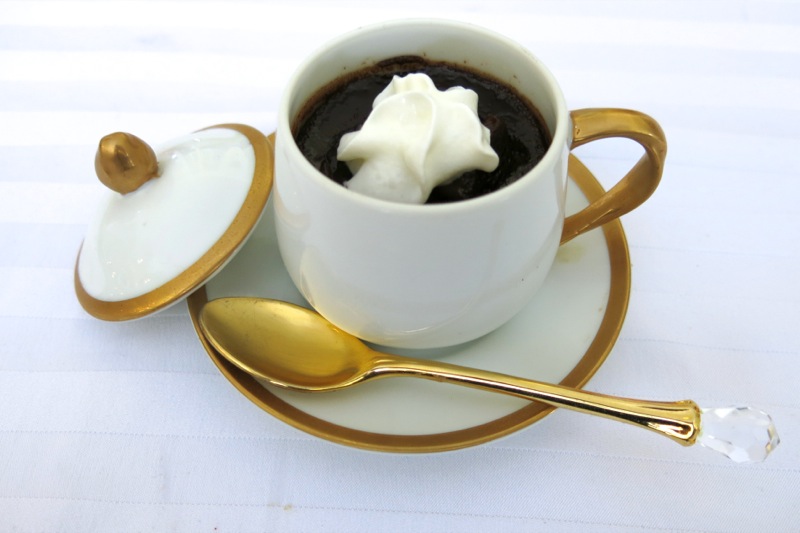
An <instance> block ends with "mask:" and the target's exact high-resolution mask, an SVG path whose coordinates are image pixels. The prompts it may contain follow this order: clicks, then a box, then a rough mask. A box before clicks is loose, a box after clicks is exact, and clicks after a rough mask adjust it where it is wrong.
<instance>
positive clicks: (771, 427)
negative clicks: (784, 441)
mask: <svg viewBox="0 0 800 533" xmlns="http://www.w3.org/2000/svg"><path fill="white" fill-rule="evenodd" d="M701 413H702V414H701V423H700V434H699V435H698V438H697V442H698V443H699V444H700V445H701V446H705V447H706V448H710V449H712V450H715V451H717V452H719V453H721V454H723V455H725V456H726V457H728V458H729V459H731V460H733V461H735V462H737V463H756V462H761V461H763V460H764V459H766V458H767V456H768V455H769V454H770V453H772V452H773V451H774V450H775V448H777V447H778V444H780V442H781V440H780V437H778V432H777V431H776V429H775V423H774V422H773V421H772V418H771V417H770V416H769V415H768V414H767V413H765V412H763V411H759V410H757V409H753V408H751V407H712V408H705V407H704V408H701Z"/></svg>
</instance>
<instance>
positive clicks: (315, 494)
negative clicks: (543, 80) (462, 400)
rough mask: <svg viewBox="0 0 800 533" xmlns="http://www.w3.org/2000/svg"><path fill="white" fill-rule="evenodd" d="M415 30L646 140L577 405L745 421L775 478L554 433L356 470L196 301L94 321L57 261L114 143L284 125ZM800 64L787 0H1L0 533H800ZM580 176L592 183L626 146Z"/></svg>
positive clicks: (569, 421)
mask: <svg viewBox="0 0 800 533" xmlns="http://www.w3.org/2000/svg"><path fill="white" fill-rule="evenodd" d="M405 16H441V17H449V18H454V19H458V20H464V21H468V22H474V23H478V24H481V25H483V26H486V27H488V28H490V29H493V30H496V31H498V32H501V33H504V34H506V35H508V36H509V37H512V38H514V39H516V40H518V41H519V42H521V43H522V44H524V45H525V46H527V47H528V48H529V49H531V50H532V51H533V52H534V53H535V54H537V55H538V56H539V57H540V58H541V59H543V60H544V62H545V63H546V64H548V65H549V66H550V68H551V69H552V70H553V72H554V73H555V75H556V77H557V78H558V79H559V80H560V81H561V83H562V88H563V90H564V93H565V95H566V97H567V101H568V102H569V103H570V106H571V107H572V108H580V107H594V106H622V107H631V108H635V109H640V110H642V111H645V112H647V113H649V114H651V115H653V116H654V117H655V118H656V119H657V120H659V121H660V122H661V124H662V126H663V127H664V130H665V131H666V134H667V139H668V141H669V150H670V151H669V155H668V158H667V165H666V170H665V173H664V178H663V181H662V185H661V187H660V189H659V190H658V191H657V192H656V194H655V195H654V196H653V197H652V198H651V199H650V200H649V201H648V202H647V203H646V204H645V205H644V206H643V207H642V208H640V209H639V210H638V211H636V212H634V213H632V214H630V215H628V216H626V217H625V218H624V225H625V229H626V232H627V235H628V239H629V243H630V247H631V256H632V263H633V291H632V293H631V300H630V308H629V312H628V317H627V320H626V323H625V326H624V329H623V331H622V334H621V337H620V339H619V342H618V344H617V346H616V347H615V348H614V350H613V352H612V353H611V355H610V357H609V359H608V361H607V362H606V364H605V365H604V366H603V367H602V368H601V369H600V371H599V372H598V374H597V375H596V376H595V377H594V378H593V379H592V381H591V382H590V383H589V385H588V387H587V388H589V389H591V390H596V391H601V392H605V393H609V394H615V395H625V396H632V397H642V398H652V399H682V398H692V399H694V400H696V401H697V402H698V403H700V404H701V405H706V406H713V405H726V404H729V403H743V404H749V405H754V406H758V407H760V408H762V409H764V410H766V411H768V412H770V413H771V414H772V415H773V417H774V418H775V420H776V422H777V424H778V428H779V431H780V433H781V437H782V440H783V443H782V445H781V447H780V448H779V449H778V450H777V451H776V453H775V454H774V455H773V456H772V457H771V458H769V459H768V460H767V462H765V463H763V464H759V465H748V466H740V465H736V464H734V463H731V462H729V461H728V460H727V459H725V458H724V457H722V456H718V455H716V454H714V453H713V452H710V451H708V450H705V449H702V448H699V447H694V448H688V449H687V448H682V447H680V446H677V445H675V444H674V443H671V442H669V441H667V440H666V439H663V438H659V437H657V436H655V435H652V434H650V433H647V432H643V431H641V430H638V429H636V428H632V427H628V426H624V427H623V426H620V425H615V424H613V423H610V422H608V421H604V420H599V419H593V418H590V417H586V416H582V415H578V414H573V413H568V412H563V411H557V412H556V413H554V414H553V415H551V416H549V417H547V418H546V419H545V420H543V421H542V422H540V423H537V424H535V425H534V426H532V427H530V428H528V429H526V430H523V431H521V432H519V433H517V434H514V435H512V436H511V437H508V438H506V439H503V440H500V441H496V442H493V443H489V444H486V445H483V446H480V447H477V448H472V449H467V450H463V451H459V452H454V453H447V454H434V455H426V456H403V455H391V454H377V453H367V452H362V451H358V450H353V449H349V448H344V447H340V446H338V445H334V444H331V443H328V442H325V441H321V440H318V439H315V438H313V437H311V436H308V435H306V434H305V433H301V432H299V431H297V430H295V429H293V428H290V427H288V426H286V425H285V424H283V423H282V422H280V421H278V420H275V419H273V418H272V417H270V416H269V415H267V414H266V413H264V412H263V411H261V410H260V409H258V408H257V407H256V406H254V405H253V404H251V403H250V402H249V401H248V400H247V399H245V398H244V397H243V396H241V395H240V394H239V393H238V392H237V391H236V390H235V389H234V388H233V387H232V386H231V385H230V384H229V383H228V382H227V381H226V380H225V378H223V377H222V376H221V375H220V374H219V372H218V371H217V370H216V368H215V367H214V366H213V364H212V363H211V361H210V360H209V358H208V357H207V356H206V355H205V353H204V352H203V351H202V349H201V347H200V345H199V342H198V341H197V339H196V337H195V335H194V332H193V329H192V326H191V323H190V321H189V318H188V314H187V312H186V309H185V306H184V305H178V306H175V307H173V308H170V309H169V310H167V311H166V312H163V313H161V314H159V315H157V316H155V317H151V318H147V319H144V320H140V321H136V322H132V323H123V324H110V323H104V322H100V321H97V320H94V319H92V318H90V317H89V316H88V315H86V314H85V313H84V312H83V310H82V309H81V308H80V306H79V305H78V303H77V300H76V299H75V297H74V294H73V289H72V275H73V273H72V269H73V266H74V261H75V254H76V252H77V249H78V246H79V245H80V242H81V240H82V238H83V235H84V233H85V230H86V225H87V223H88V221H89V217H90V215H91V212H92V210H93V208H94V206H95V202H96V199H97V197H98V195H99V194H100V192H101V191H100V188H99V187H100V186H99V184H96V181H95V179H94V177H93V158H94V150H95V147H96V143H97V141H98V140H99V139H100V138H101V137H102V136H103V135H105V134H106V133H110V132H113V131H117V130H122V131H130V132H132V133H135V134H137V135H139V136H140V137H142V138H144V139H146V140H149V141H151V142H154V143H155V142H159V141H161V140H166V139H169V138H172V137H176V136H179V135H182V134H184V133H186V132H188V131H192V130H195V129H199V128H202V127H205V126H208V125H211V124H216V123H220V122H244V123H247V124H250V125H253V126H255V127H257V128H259V129H261V130H262V131H264V132H269V131H272V129H273V128H274V126H275V122H274V117H275V115H274V112H275V109H276V108H277V103H278V99H279V97H280V94H281V89H282V87H283V85H284V84H285V82H286V80H287V78H288V76H289V75H290V74H291V72H292V70H293V68H294V66H295V65H296V64H297V63H298V62H299V61H300V60H301V59H302V58H303V57H304V56H305V55H306V54H308V53H309V52H311V51H312V50H313V49H315V48H317V47H318V46H320V45H321V44H323V43H324V42H325V41H326V40H327V39H329V38H332V37H334V36H336V35H338V34H340V33H342V32H343V31H346V30H349V29H352V28H355V27H357V26H358V25H361V24H364V23H369V22H375V21H379V20H383V19H388V18H395V17H405ZM798 67H800V4H798V3H797V2H789V1H763V2H755V1H749V2H748V1H729V2H711V1H706V2H666V1H664V2H661V1H654V2H634V1H629V2H618V1H600V2H589V1H584V2H575V1H567V2H555V1H553V2H533V1H531V2H502V1H497V2H438V3H437V2H422V1H415V0H411V1H406V2H403V3H402V5H399V3H394V4H391V5H390V4H388V3H378V2H371V1H370V2H366V1H364V2H336V3H334V2H321V1H320V2H311V1H303V0H295V1H292V2H221V1H219V2H188V1H169V2H155V1H153V2H149V1H129V2H70V1H64V2H37V1H18V2H6V1H2V2H0V517H1V518H0V529H2V530H3V531H19V532H38V531H59V532H61V531H64V532H67V531H69V532H72V531H76V532H78V531H192V532H197V531H208V532H214V531H220V532H225V531H378V530H383V531H485V530H487V529H489V528H491V529H493V530H496V531H536V530H541V531H604V532H611V531H613V532H627V531H640V530H645V531H647V530H650V531H673V530H674V531H709V532H710V531H714V532H717V531H726V532H727V531H797V530H800V512H798V503H800V497H799V496H798V495H797V491H798V487H800V452H798V446H797V442H798V439H799V438H800V403H799V402H798V393H797V390H798V375H799V374H800V362H798V356H800V333H798V323H799V322H800V283H798V273H800V245H798V239H797V228H798V227H799V226H800V215H798V212H797V207H796V206H797V197H798V195H799V194H800V150H798V139H799V138H800V135H798V133H797V124H798V122H799V121H800V104H799V103H798V102H800V99H799V98H798V95H800V68H798ZM578 155H579V156H580V157H581V158H582V159H583V160H584V162H586V163H587V164H588V165H589V166H590V168H592V169H593V170H594V171H595V172H596V174H597V175H598V177H599V178H600V179H601V181H602V182H603V183H605V184H606V185H610V184H611V183H613V182H614V180H615V179H616V177H617V176H619V175H620V174H621V173H622V172H623V171H624V170H625V169H626V168H627V167H628V166H629V165H630V164H631V162H632V160H633V159H635V158H636V157H638V152H637V150H636V149H635V148H632V147H630V146H629V145H628V144H624V143H621V142H603V143H598V144H596V145H593V146H590V147H585V148H582V149H580V150H579V151H578Z"/></svg>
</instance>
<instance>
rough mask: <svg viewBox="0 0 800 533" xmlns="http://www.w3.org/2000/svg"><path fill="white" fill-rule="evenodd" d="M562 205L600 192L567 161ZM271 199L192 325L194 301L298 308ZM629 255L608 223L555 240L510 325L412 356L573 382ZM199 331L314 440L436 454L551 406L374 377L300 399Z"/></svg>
mask: <svg viewBox="0 0 800 533" xmlns="http://www.w3.org/2000/svg"><path fill="white" fill-rule="evenodd" d="M569 176H570V182H569V187H568V193H567V204H566V208H567V211H568V212H575V211H578V210H580V209H581V208H582V207H584V206H585V205H587V204H588V203H589V202H590V201H591V200H593V199H595V198H597V197H599V196H600V195H601V194H602V193H603V192H604V191H603V188H602V186H601V185H600V184H599V183H598V182H597V180H596V179H595V178H594V176H593V175H592V174H591V172H590V171H589V170H588V169H587V168H586V167H585V166H584V165H583V164H582V163H581V162H580V161H579V160H578V159H577V158H576V157H575V156H570V163H569ZM271 210H272V205H271V201H270V202H268V204H267V213H266V214H265V216H264V217H263V219H262V220H261V222H260V223H259V224H258V226H257V227H256V229H255V231H254V233H253V235H252V236H251V238H250V239H249V240H248V242H247V243H246V244H245V245H244V246H243V247H242V249H241V251H240V252H239V253H238V254H237V256H236V257H235V258H234V259H233V260H232V261H231V262H230V263H229V264H228V265H227V266H226V268H225V269H224V271H222V272H220V274H219V275H217V276H216V277H214V279H213V280H211V281H210V282H208V283H207V284H206V285H205V286H203V287H201V288H200V289H198V290H197V291H196V292H195V293H194V294H192V295H191V296H190V297H189V298H188V300H187V302H188V306H189V312H190V315H191V317H192V320H193V322H194V323H195V328H196V329H197V316H198V312H199V309H200V308H201V307H202V305H203V304H204V303H205V302H206V301H208V300H210V299H214V298H218V297H223V296H260V297H268V298H273V299H279V300H285V301H289V302H292V303H296V304H299V305H304V306H306V307H309V305H308V303H307V302H306V301H305V300H304V299H303V298H302V296H301V295H300V293H299V292H298V291H297V290H296V289H295V287H294V285H293V284H292V282H291V279H290V277H289V275H288V273H287V272H286V269H285V268H284V266H283V263H282V261H281V258H280V254H279V252H278V249H277V242H276V237H275V229H274V223H273V219H272V213H271ZM629 293H630V258H629V253H628V247H627V242H626V239H625V234H624V231H623V229H622V225H621V223H620V222H619V221H618V220H616V221H613V222H610V223H607V224H606V225H604V226H603V227H602V228H599V229H596V230H592V231H590V232H588V233H586V234H585V235H581V236H579V237H577V238H576V239H574V240H573V241H571V242H569V243H567V244H565V245H563V246H562V247H561V248H560V249H559V251H558V254H557V258H556V261H555V264H554V265H553V268H552V269H551V271H550V273H549V274H548V276H547V279H546V281H545V284H544V286H543V287H542V289H541V292H540V293H539V294H537V295H536V297H535V298H534V300H533V301H532V302H531V303H530V304H529V305H528V306H527V307H525V308H524V309H523V310H522V311H521V312H520V313H519V314H518V315H517V316H516V317H515V318H513V319H512V320H511V321H510V322H508V323H507V324H505V325H504V326H502V327H501V328H499V329H498V330H496V331H494V332H492V333H490V334H488V335H486V336H484V337H481V338H479V339H477V340H475V341H471V342H468V343H465V344H461V345H458V346H454V347H449V348H442V349H431V350H405V351H403V350H394V352H395V353H407V354H413V355H415V356H417V357H420V356H421V357H433V358H441V359H442V360H446V361H448V362H452V363H456V364H461V365H466V366H473V367H478V368H485V369H489V370H493V371H498V372H503V373H506V374H512V375H519V376H524V377H529V378H533V379H537V380H540V381H549V382H558V383H561V384H564V385H568V386H572V387H581V386H583V385H584V384H585V383H586V382H587V381H588V380H589V379H590V378H591V376H592V375H594V373H595V372H596V371H597V369H598V368H599V367H600V365H602V363H603V362H604V361H605V358H606V357H607V355H608V353H609V352H610V350H611V348H612V347H613V345H614V343H615V342H616V339H617V337H618V335H619V331H620V329H621V327H622V323H623V321H624V318H625V313H626V311H627V304H628V297H629ZM197 331H198V336H199V339H200V341H201V344H202V345H203V347H204V348H205V351H206V352H207V353H208V355H209V356H210V357H211V359H212V360H213V362H214V363H215V364H216V365H217V367H218V368H219V369H220V371H221V372H222V373H223V375H225V377H226V378H227V379H228V380H229V381H230V382H231V383H232V384H233V385H234V386H235V387H236V388H237V389H238V390H239V391H240V392H242V393H243V394H244V395H245V396H246V397H247V398H249V399H250V400H251V401H252V402H253V403H255V404H256V405H258V406H259V407H261V408H262V409H264V410H265V411H267V412H268V413H270V414H272V415H273V416H275V417H277V418H278V419H280V420H283V421H284V422H286V423H288V424H290V425H292V426H294V427H296V428H298V429H300V430H302V431H305V432H307V433H309V434H312V435H315V436H317V437H320V438H323V439H326V440H329V441H332V442H335V443H338V444H343V445H346V446H352V447H356V448H362V449H369V450H377V451H385V452H399V453H411V452H437V451H447V450H453V449H458V448H464V447H468V446H472V445H476V444H480V443H483V442H487V441H491V440H493V439H497V438H499V437H502V436H504V435H508V434H510V433H513V432H515V431H517V430H519V429H521V428H523V427H526V426H528V425H530V424H532V423H534V422H536V421H537V420H540V419H541V418H542V417H544V416H545V415H547V414H548V413H549V412H551V411H552V408H548V407H545V406H543V405H541V404H536V403H531V402H527V401H525V400H520V399H517V398H511V397H507V396H503V395H498V394H492V393H487V392H481V391H476V390H472V389H464V388H461V387H455V386H452V385H444V384H440V383H434V382H427V381H423V380H410V379H402V380H401V379H396V380H379V381H377V382H374V383H369V384H365V385H363V386H360V387H357V388H355V389H352V390H345V391H339V392H334V393H322V394H307V393H298V392H290V391H286V390H283V389H279V388H276V387H273V386H271V385H268V384H263V383H260V382H259V381H257V380H256V379H254V378H253V377H251V376H250V375H248V374H246V373H244V372H242V371H240V370H238V369H237V368H235V367H234V366H233V365H231V364H230V363H228V362H227V361H226V360H224V359H223V358H222V357H221V356H220V355H219V354H218V353H217V352H216V351H215V350H214V349H213V348H212V347H211V346H210V344H209V343H208V342H207V341H206V339H205V338H204V337H203V335H202V334H201V333H200V332H199V329H198V330H197Z"/></svg>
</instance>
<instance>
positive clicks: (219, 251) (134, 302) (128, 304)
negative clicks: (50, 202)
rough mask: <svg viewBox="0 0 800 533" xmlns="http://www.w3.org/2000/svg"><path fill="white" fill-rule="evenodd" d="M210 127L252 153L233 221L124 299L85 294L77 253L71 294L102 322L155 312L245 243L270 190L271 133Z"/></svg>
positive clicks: (207, 275)
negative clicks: (228, 133) (191, 259)
mask: <svg viewBox="0 0 800 533" xmlns="http://www.w3.org/2000/svg"><path fill="white" fill-rule="evenodd" d="M213 128H225V129H230V130H235V131H237V132H239V133H241V134H243V135H244V136H245V137H247V140H248V141H250V144H251V145H252V146H253V151H254V153H255V169H254V171H253V181H252V183H251V185H250V189H249V190H248V192H247V195H246V197H245V200H244V202H243V203H242V206H241V208H240V209H239V212H238V213H237V214H236V217H235V218H234V220H233V222H231V224H230V226H229V227H228V229H227V230H226V231H225V233H223V234H222V236H221V237H220V238H219V239H218V240H217V242H216V243H215V244H214V245H213V246H212V247H211V248H210V249H209V250H208V251H206V253H205V254H203V255H202V256H201V257H200V258H199V259H198V260H197V261H195V263H194V264H192V265H191V266H190V267H189V268H187V269H186V270H184V271H183V272H181V273H180V274H178V275H177V276H176V277H174V278H172V279H171V280H170V281H168V282H167V283H165V284H163V285H161V286H160V287H158V288H156V289H153V290H152V291H150V292H147V293H145V294H142V295H141V296H137V297H135V298H129V299H126V300H120V301H107V300H100V299H97V298H94V297H92V296H91V295H90V294H89V293H87V292H86V290H85V289H84V287H83V284H82V283H81V280H80V276H79V274H78V262H79V260H80V250H79V251H78V259H77V260H76V261H75V274H74V283H75V293H76V294H77V296H78V301H79V302H80V304H81V305H82V306H83V308H84V309H85V310H86V311H87V312H88V313H89V314H90V315H92V316H94V317H96V318H100V319H102V320H111V321H121V320H131V319H134V318H140V317H142V316H145V315H149V314H151V313H154V312H156V311H159V310H161V309H163V308H164V307H167V306H169V305H170V304H173V303H175V302H177V301H179V300H180V299H181V298H183V297H185V296H186V295H187V294H189V293H190V292H191V291H193V290H194V289H195V288H197V287H198V286H200V285H202V284H203V283H205V282H206V281H208V279H210V278H211V277H212V276H213V275H214V274H215V273H216V272H217V271H218V270H219V269H220V268H221V267H222V266H223V265H225V263H226V262H227V261H228V260H229V259H230V258H231V257H232V256H233V255H234V254H235V253H236V251H237V250H238V249H239V248H240V247H241V245H242V243H244V242H245V241H246V240H247V237H248V236H249V235H250V233H251V232H252V230H253V228H254V227H255V226H256V224H257V223H258V221H259V219H260V218H261V213H262V212H263V211H264V206H265V205H266V203H267V199H268V198H269V193H270V191H271V190H272V177H273V169H274V164H273V149H272V147H271V144H272V143H274V134H273V135H271V136H270V137H269V138H267V137H265V136H264V135H263V134H262V133H261V132H259V131H258V130H256V129H254V128H251V127H250V126H245V125H243V124H220V125H217V126H211V127H209V128H204V129H213Z"/></svg>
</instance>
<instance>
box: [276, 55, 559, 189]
mask: <svg viewBox="0 0 800 533" xmlns="http://www.w3.org/2000/svg"><path fill="white" fill-rule="evenodd" d="M413 72H421V73H424V74H427V75H428V76H430V78H431V79H432V80H433V81H434V83H435V84H436V87H437V88H438V89H439V90H445V89H447V88H449V87H455V86H461V87H465V88H468V89H472V90H473V91H475V92H476V93H477V94H478V116H479V118H480V120H481V122H482V123H483V125H484V126H486V127H487V128H489V130H490V131H491V146H492V148H493V149H494V151H495V152H496V153H497V155H498V156H499V158H500V164H499V166H498V167H497V169H495V170H494V171H492V172H483V171H481V170H473V171H470V172H465V173H464V174H461V175H460V176H458V177H457V178H455V179H454V180H452V181H450V182H449V183H446V184H444V185H440V186H439V187H436V188H435V189H434V190H433V192H432V194H431V196H430V197H429V199H428V203H443V202H452V201H457V200H466V199H470V198H475V197H477V196H481V195H484V194H487V193H490V192H492V191H495V190H497V189H499V188H501V187H504V186H506V185H508V184H509V183H512V182H514V181H515V180H517V179H519V178H520V177H521V176H523V175H524V174H526V173H527V172H528V171H529V170H530V169H531V168H533V167H534V166H535V165H536V163H538V162H539V161H540V160H541V159H542V157H543V156H544V153H545V152H546V151H547V148H548V147H549V146H550V140H551V137H550V134H549V132H548V131H547V128H546V126H545V125H544V122H543V120H542V119H541V117H539V114H538V112H537V111H536V110H535V108H534V107H533V106H532V105H531V104H530V103H529V102H528V101H527V100H526V99H525V98H524V97H522V96H521V95H519V93H517V92H516V91H515V90H514V89H512V88H511V87H509V86H508V85H505V84H504V83H501V82H499V81H497V80H495V79H493V78H491V77H489V76H487V75H485V74H481V73H478V72H476V71H474V70H470V69H467V68H465V67H463V66H461V65H454V64H450V63H442V62H433V61H428V60H426V59H424V58H421V57H397V58H393V59H390V60H386V61H383V62H380V63H378V64H376V65H373V66H371V67H368V68H365V69H363V70H360V71H357V72H354V73H352V74H350V75H346V76H342V77H341V78H338V79H337V80H335V81H334V82H332V83H330V84H328V85H327V86H325V87H323V88H322V89H320V90H319V91H317V93H316V94H315V95H314V96H313V97H312V98H310V99H309V101H308V102H307V103H306V105H305V106H304V108H303V109H301V111H300V113H299V114H298V116H297V118H296V119H295V122H294V124H293V127H292V131H293V134H294V137H295V141H296V142H297V145H298V147H299V148H300V151H301V152H302V153H303V154H304V155H305V157H306V158H307V159H308V160H309V161H310V162H311V163H312V164H313V165H314V166H315V167H316V168H317V169H319V170H320V172H322V173H323V174H325V175H326V176H328V177H330V178H331V179H333V180H334V181H336V182H338V183H344V182H345V181H347V180H349V179H350V178H351V177H352V173H351V172H350V170H349V168H348V166H347V164H345V163H343V162H341V161H339V160H337V158H336V152H337V148H338V146H339V140H340V139H341V137H342V135H344V134H345V133H349V132H352V131H355V130H358V129H360V128H361V126H362V124H363V123H364V122H365V121H366V119H367V117H368V116H369V113H370V111H371V110H372V102H373V100H374V99H375V97H376V96H377V95H378V94H379V93H380V92H381V91H382V90H383V89H384V88H385V87H386V86H387V85H388V84H389V82H390V81H391V80H392V77H393V76H395V75H397V76H404V75H406V74H409V73H413Z"/></svg>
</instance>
